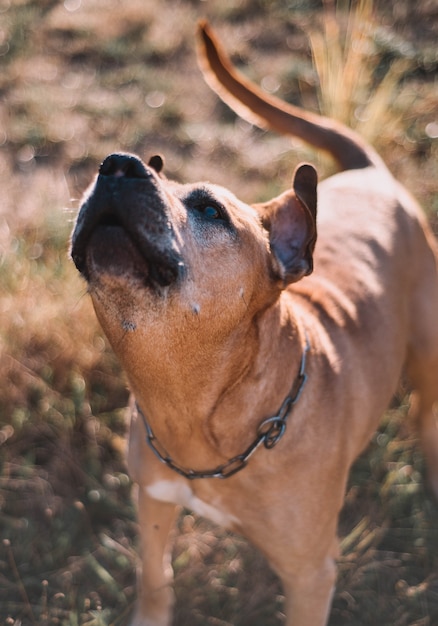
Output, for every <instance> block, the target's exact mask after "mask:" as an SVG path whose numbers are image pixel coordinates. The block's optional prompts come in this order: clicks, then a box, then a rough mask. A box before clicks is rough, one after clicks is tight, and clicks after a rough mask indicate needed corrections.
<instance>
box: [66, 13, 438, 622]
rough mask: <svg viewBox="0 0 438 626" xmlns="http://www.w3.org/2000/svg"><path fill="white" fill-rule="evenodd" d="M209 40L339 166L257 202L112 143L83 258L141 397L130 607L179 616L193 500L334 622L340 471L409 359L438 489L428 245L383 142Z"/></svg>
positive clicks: (293, 596)
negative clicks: (181, 565)
mask: <svg viewBox="0 0 438 626" xmlns="http://www.w3.org/2000/svg"><path fill="white" fill-rule="evenodd" d="M200 37H201V44H200V54H201V63H202V67H203V70H204V73H205V76H206V79H207V80H208V82H209V83H210V84H211V86H212V87H213V88H214V89H215V90H216V91H217V92H218V94H219V95H220V96H221V97H222V98H223V99H224V100H225V101H229V102H230V104H231V105H232V106H235V107H236V110H237V111H238V112H239V113H240V114H241V115H248V116H250V117H251V119H252V120H253V121H254V120H255V121H260V122H263V123H265V124H268V125H269V126H271V127H272V128H273V129H275V130H277V131H280V132H283V133H288V134H292V135H296V136H298V137H299V138H301V139H303V140H304V141H307V142H308V143H310V144H312V145H314V146H316V147H318V148H320V149H321V150H324V151H326V152H328V153H329V154H331V155H332V156H333V157H334V159H335V160H336V161H337V163H338V164H339V168H340V170H341V171H340V173H338V174H337V175H335V176H333V177H331V178H329V179H327V180H325V181H323V182H321V183H320V184H319V185H318V186H317V181H316V173H315V170H314V168H313V167H312V166H311V165H308V164H303V165H300V166H298V167H297V168H296V170H295V173H294V176H293V181H292V185H291V187H290V188H289V189H287V190H286V191H285V192H284V193H283V194H281V195H280V196H278V197H276V198H274V199H272V200H271V201H270V202H266V203H264V204H256V205H252V206H250V205H247V204H244V203H242V202H241V201H239V200H238V199H237V198H236V197H235V196H234V195H233V194H232V193H231V192H230V191H228V190H227V189H224V188H222V187H219V186H216V185H214V184H209V183H204V182H203V183H199V184H190V185H181V184H177V183H175V182H172V181H170V180H168V179H167V178H166V177H165V176H164V174H163V172H162V168H163V161H162V160H161V158H160V157H153V158H151V160H150V161H149V163H148V164H145V163H143V162H142V161H141V160H140V159H138V158H137V157H134V156H132V155H126V154H114V155H111V156H109V157H107V159H106V160H105V161H104V162H103V164H102V165H101V168H100V171H99V174H98V177H97V179H96V182H95V184H94V186H93V187H92V188H91V191H90V192H89V195H88V196H87V197H86V198H85V199H84V202H83V205H82V208H81V210H80V213H79V216H78V219H77V224H76V228H75V231H74V233H73V239H72V256H73V260H74V262H75V263H76V265H77V267H78V269H79V271H80V272H81V273H82V274H83V276H84V278H85V279H86V281H87V282H88V286H89V292H90V294H91V298H92V301H93V304H94V308H95V310H96V314H97V317H98V319H99V321H100V323H101V325H102V327H103V329H104V331H105V333H106V334H107V336H108V338H109V341H110V342H111V344H112V346H113V348H114V350H115V352H116V353H117V355H118V357H119V358H120V361H121V362H122V364H123V366H124V368H125V369H126V372H127V375H128V378H129V381H130V385H131V388H132V392H133V394H134V396H135V401H134V402H133V408H132V423H131V430H130V444H129V458H128V462H129V468H130V472H131V475H132V478H133V479H134V480H135V481H136V482H137V483H138V485H139V509H138V515H139V525H140V529H141V539H142V553H143V558H142V561H143V568H142V571H141V573H140V574H139V598H138V605H137V610H136V612H135V614H134V616H133V619H132V623H133V624H134V625H135V626H140V625H142V626H169V625H170V624H171V622H172V601H173V594H172V589H171V574H170V572H171V570H170V568H169V567H168V550H169V546H168V534H169V530H170V528H171V527H172V524H173V521H174V518H175V511H176V510H177V506H178V505H184V506H187V507H189V508H191V509H192V510H194V511H195V512H197V513H199V514H200V515H204V516H206V517H209V518H210V519H212V520H213V521H215V522H218V523H220V524H223V525H224V526H225V527H228V528H230V529H233V530H236V531H238V532H240V533H242V534H243V535H245V536H246V537H247V538H248V539H249V540H250V541H252V542H253V543H254V544H255V545H256V546H258V547H259V548H260V549H261V550H262V551H263V552H264V554H265V555H266V557H267V559H268V561H269V563H270V565H271V566H272V568H273V569H274V570H275V571H276V572H277V574H278V575H279V577H280V579H281V581H282V584H283V587H284V592H285V598H286V601H285V604H286V606H285V610H286V613H287V624H288V625H289V626H323V625H324V624H326V621H327V618H328V614H329V610H330V601H331V597H332V593H333V588H334V583H335V576H336V569H335V559H336V554H337V538H336V528H337V518H338V513H339V511H340V508H341V506H342V502H343V496H344V490H345V485H346V480H347V476H348V471H349V468H350V466H351V464H352V462H353V461H354V459H355V458H356V456H357V455H358V454H359V453H360V452H361V451H362V450H363V448H364V446H365V445H366V444H367V442H368V440H369V438H370V436H371V435H372V433H373V431H374V430H375V428H376V425H377V423H378V420H379V417H380V416H381V414H382V412H383V411H384V410H385V408H386V407H387V405H388V402H389V401H390V399H391V396H392V394H393V393H394V391H395V389H396V386H397V382H398V379H399V376H400V373H401V371H402V368H403V366H406V371H407V372H408V374H409V376H410V380H411V383H412V387H413V389H414V390H415V398H416V401H415V403H414V406H415V407H416V410H417V420H418V425H419V429H420V437H421V440H422V442H423V444H424V450H425V454H426V458H427V462H428V468H429V479H430V484H431V487H432V488H433V489H434V491H435V492H436V493H437V494H438V433H437V430H436V428H435V423H434V417H433V409H434V403H436V402H437V400H438V324H437V315H438V280H437V248H436V244H435V240H434V238H433V235H432V233H431V231H430V229H429V227H428V225H427V223H426V221H425V218H424V217H423V214H422V212H421V210H420V209H419V207H418V206H417V204H416V203H415V201H414V200H413V199H412V198H411V197H410V196H409V195H408V193H407V192H406V191H405V190H404V189H403V187H402V186H401V185H400V184H399V183H398V182H396V181H395V180H394V179H393V178H392V177H391V175H390V173H389V172H388V170H387V168H386V166H385V165H384V163H383V162H382V160H381V159H380V157H379V156H378V155H377V154H376V153H375V151H374V150H373V148H371V147H370V146H368V145H367V144H366V143H365V142H364V141H363V140H362V139H360V138H359V137H358V136H357V135H356V134H354V133H353V132H352V131H350V130H349V129H347V128H345V127H343V126H342V125H340V124H338V123H335V122H332V121H330V120H328V119H325V118H320V117H317V116H315V115H310V114H308V113H305V112H303V111H301V110H299V109H297V108H295V107H291V106H289V105H285V104H283V103H281V102H279V101H278V100H276V99H274V98H272V97H270V96H266V94H264V93H263V92H261V91H260V90H259V89H258V88H257V87H256V86H254V85H252V84H251V83H249V82H248V81H247V80H246V79H243V78H242V77H241V76H240V75H239V74H238V73H237V72H236V71H235V70H234V68H233V67H232V66H231V65H230V63H229V61H228V59H227V57H226V55H225V53H224V52H223V50H222V49H221V47H220V45H219V43H218V42H217V40H216V39H215V37H214V35H213V34H212V32H211V30H210V28H209V27H208V25H206V24H204V25H203V27H202V29H201V33H200ZM317 213H318V215H317ZM407 260H409V261H407Z"/></svg>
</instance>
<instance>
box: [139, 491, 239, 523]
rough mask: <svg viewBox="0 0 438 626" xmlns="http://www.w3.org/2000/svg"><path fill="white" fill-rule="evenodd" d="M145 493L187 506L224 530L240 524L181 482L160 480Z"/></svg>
mask: <svg viewBox="0 0 438 626" xmlns="http://www.w3.org/2000/svg"><path fill="white" fill-rule="evenodd" d="M145 491H146V493H147V494H148V495H149V496H151V498H155V500H160V501H161V502H173V503H174V504H180V505H181V506H185V507H186V508H188V509H190V510H191V511H193V512H194V513H196V514H197V515H201V516H202V517H206V518H207V519H209V520H211V521H212V522H214V523H215V524H219V525H220V526H223V527H224V528H229V527H230V526H232V525H234V524H237V523H238V522H239V520H238V519H237V517H235V516H234V515H231V514H229V513H227V512H226V511H224V510H222V509H220V508H217V507H216V506H214V505H212V504H208V503H207V502H204V501H203V500H201V499H200V498H198V497H197V496H195V494H194V493H193V491H192V490H191V489H190V487H189V485H186V484H185V483H183V482H182V481H179V480H159V481H157V482H156V483H152V485H148V486H147V487H145Z"/></svg>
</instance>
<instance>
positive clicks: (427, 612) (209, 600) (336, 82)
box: [0, 0, 438, 626]
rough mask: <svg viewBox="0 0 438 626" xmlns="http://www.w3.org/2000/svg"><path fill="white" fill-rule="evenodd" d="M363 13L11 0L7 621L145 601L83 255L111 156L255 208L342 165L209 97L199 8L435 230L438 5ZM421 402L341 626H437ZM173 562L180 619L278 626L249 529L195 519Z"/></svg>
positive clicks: (272, 582) (215, 1) (364, 464)
mask: <svg viewBox="0 0 438 626" xmlns="http://www.w3.org/2000/svg"><path fill="white" fill-rule="evenodd" d="M347 4H348V3H347V2H346V1H344V2H342V1H341V0H340V1H339V2H338V7H339V8H340V9H342V8H343V7H344V8H345V6H346V5H347ZM352 4H353V6H356V5H361V20H360V22H359V24H356V25H354V24H353V22H352V21H351V19H350V21H349V22H348V20H347V18H346V14H345V12H343V11H340V13H339V16H338V18H339V22H334V21H333V19H330V18H329V17H328V16H326V20H325V22H324V24H325V26H321V28H320V29H319V30H318V29H317V25H318V23H319V22H318V19H319V18H320V17H321V6H320V2H317V1H316V0H313V1H312V0H307V1H306V2H304V1H300V0H291V1H290V2H287V3H286V2H280V0H256V1H252V0H251V1H250V0H241V1H240V2H238V1H234V2H232V1H231V0H210V1H209V2H201V1H197V0H180V1H179V2H178V1H173V2H172V1H171V0H163V1H162V2H161V3H160V4H159V8H158V6H157V3H156V2H153V1H152V0H124V2H123V3H122V2H119V1H118V0H101V1H99V0H87V1H85V0H83V1H82V2H80V0H65V2H59V1H57V0H38V1H37V0H34V1H31V0H13V1H12V2H8V1H7V0H4V1H3V2H0V67H1V72H0V147H1V151H0V179H1V200H0V311H1V317H0V319H1V325H0V380H1V385H0V464H1V467H0V540H1V542H0V624H8V625H11V626H12V625H13V624H17V625H18V624H23V625H24V626H27V625H29V624H31V625H36V624H38V625H46V624H47V625H48V624H53V625H55V624H66V625H67V624H68V625H70V624H71V625H72V626H73V625H76V624H82V623H88V624H96V625H97V624H99V625H100V624H102V625H104V624H124V623H125V622H126V620H127V618H128V615H129V613H130V611H131V609H132V605H133V602H134V599H135V581H134V568H135V563H136V542H137V530H136V520H135V511H134V508H133V506H132V502H131V496H130V490H131V487H130V483H129V478H128V477H127V474H126V469H125V463H124V460H123V454H122V449H123V435H124V432H125V419H124V411H123V407H124V405H125V403H126V400H127V388H126V383H125V379H124V376H123V374H122V372H121V371H120V368H119V366H118V364H117V362H116V361H115V358H114V357H113V355H112V353H111V351H110V350H109V348H108V346H107V343H106V341H105V339H104V338H103V337H102V334H101V332H100V331H99V329H98V327H97V324H96V322H95V320H94V316H93V313H92V310H91V306H90V302H89V301H88V298H87V296H86V293H85V286H84V284H83V283H82V282H81V280H80V279H79V277H78V276H77V275H76V271H75V270H74V268H73V267H72V264H71V262H70V261H69V260H68V255H67V251H68V239H69V233H70V230H71V223H72V219H73V216H74V210H75V208H76V207H77V204H78V198H79V197H80V194H81V192H82V191H83V190H84V188H85V187H86V185H87V184H88V183H89V182H90V180H91V178H92V176H93V174H94V172H95V171H96V167H97V164H98V163H99V161H100V160H101V159H102V158H103V157H104V156H105V155H106V154H107V153H109V152H111V151H114V150H120V149H123V150H132V151H136V152H138V153H139V154H141V155H143V156H145V157H148V156H149V155H150V154H153V153H156V152H161V153H163V154H164V155H165V157H166V170H167V172H168V174H169V175H170V176H172V177H175V178H177V179H180V180H196V179H201V178H204V179H210V180H212V181H214V182H218V183H225V184H227V185H228V186H229V187H230V188H231V189H233V190H234V191H235V192H236V193H237V194H238V195H240V196H241V197H242V199H244V200H247V201H259V200H262V199H265V198H268V197H270V196H271V195H272V194H273V193H277V192H278V191H280V190H281V189H283V188H284V187H285V186H286V185H287V184H288V181H289V178H290V175H291V172H292V171H293V168H294V166H295V164H296V163H297V161H299V160H302V159H311V160H313V161H314V162H316V163H317V165H318V168H319V169H320V171H321V172H328V171H330V167H331V166H330V164H327V163H326V162H324V161H322V160H321V159H320V157H319V156H317V155H314V154H312V153H311V152H309V151H308V150H307V149H303V148H302V147H301V146H298V145H295V144H292V146H291V142H290V140H288V139H285V138H280V137H276V136H275V135H273V134H270V133H265V132H262V131H260V130H257V129H255V128H252V127H251V126H249V125H248V124H246V123H244V122H241V121H239V120H236V118H235V116H234V115H233V114H232V113H231V112H230V111H229V110H228V109H226V107H225V106H224V105H222V104H221V103H219V102H218V101H217V99H216V98H215V96H214V95H213V94H211V93H210V92H209V91H208V89H207V87H206V86H205V85H204V83H203V81H202V79H201V77H200V74H199V71H198V69H197V66H196V61H195V57H194V29H195V23H196V20H197V19H198V18H199V17H201V16H207V17H209V18H210V19H211V20H212V21H214V23H215V25H216V26H217V28H218V29H219V31H220V33H221V35H222V36H223V38H224V40H225V42H226V44H227V46H228V48H229V49H230V50H233V51H234V52H233V54H234V57H233V58H234V60H235V61H236V62H237V63H238V64H240V65H241V66H242V68H244V69H245V71H246V72H248V73H249V74H250V75H251V76H252V77H253V78H256V79H257V80H258V81H259V82H262V84H263V85H264V86H265V88H266V89H268V90H271V91H275V92H276V93H277V94H278V95H280V96H281V97H283V98H285V99H287V100H289V101H291V102H301V103H304V104H305V106H307V107H309V108H311V109H316V108H317V107H318V99H319V102H320V105H321V106H322V107H324V109H325V110H327V111H331V112H332V113H333V114H335V115H339V116H341V117H343V118H344V119H346V120H347V121H348V122H349V123H350V124H352V125H354V126H357V127H358V128H359V130H361V132H363V133H364V134H366V135H367V136H368V137H369V138H370V139H372V140H373V142H374V143H375V145H376V147H377V148H378V149H379V150H380V152H381V153H382V155H383V156H384V158H385V159H386V161H387V162H388V164H389V166H390V167H391V169H392V171H393V172H394V173H395V174H396V175H397V176H398V177H399V178H400V179H401V180H402V181H403V182H405V183H406V184H407V186H408V187H409V188H410V189H411V190H412V192H413V193H414V194H415V195H416V196H417V197H418V198H419V200H420V201H421V202H422V204H423V205H424V207H425V209H426V210H427V211H428V213H429V215H430V218H431V219H432V221H434V222H436V216H437V211H438V179H437V177H436V167H437V152H438V147H437V142H436V137H437V136H438V120H437V117H436V111H437V107H438V93H437V87H436V85H437V78H438V76H437V72H438V56H437V51H436V37H437V32H436V30H437V9H436V5H435V3H433V2H429V1H428V0H418V2H415V3H412V2H410V1H409V0H398V1H397V2H396V1H395V0H394V1H393V2H392V1H384V0H382V2H381V3H380V6H379V5H378V4H376V6H375V11H374V14H369V15H367V10H368V8H369V6H370V3H369V2H362V3H359V2H357V3H352ZM326 6H328V3H327V5H326ZM337 23H340V24H341V35H339V33H338V32H337V28H338V27H337V25H336V24H337ZM345 32H347V37H351V32H354V33H355V34H354V37H353V41H352V45H351V46H348V47H347V48H346V49H345V50H344V49H343V48H342V46H340V45H339V42H340V41H342V37H343V33H345ZM349 33H350V34H349ZM309 37H310V41H311V42H312V45H313V49H314V53H315V58H316V59H317V60H318V69H319V72H320V77H321V85H320V87H321V88H320V89H319V88H318V79H317V75H316V73H315V71H314V69H313V67H312V63H311V57H310V43H309ZM327 50H330V51H331V52H332V53H334V52H336V54H337V55H338V56H337V60H336V62H335V64H334V65H333V64H332V65H331V66H330V63H328V64H327ZM352 50H353V51H354V55H352V52H351V51H352ZM341 65H345V67H346V68H347V69H346V73H345V74H344V76H343V77H341V76H339V74H338V73H337V69H338V68H339V67H340V66H341ZM347 78H348V80H347ZM340 94H341V95H343V96H345V95H346V94H347V97H343V98H341V99H339V95H340ZM337 98H338V99H337ZM406 410H407V396H406V394H405V393H404V392H403V391H400V394H399V397H398V398H396V399H395V400H394V403H393V406H392V408H391V409H390V410H389V411H388V412H387V414H386V415H385V416H384V418H383V421H382V426H381V428H380V430H379V432H378V433H376V435H375V437H374V439H373V441H372V442H371V444H370V447H369V449H368V450H367V452H366V454H364V455H363V456H362V457H361V458H360V459H359V460H358V461H357V463H356V465H355V467H354V469H353V472H352V476H351V480H350V484H349V488H348V491H347V496H346V504H345V507H344V511H343V513H342V518H341V523H340V534H341V537H342V538H343V539H342V556H341V558H340V563H339V580H338V586H337V591H336V595H335V598H334V604H333V609H332V614H331V618H330V626H344V625H345V626H346V625H347V624H348V626H369V625H370V624H378V625H379V626H389V625H391V626H408V625H410V626H413V625H414V624H415V625H416V626H420V625H422V626H426V625H429V626H434V625H436V624H438V574H437V572H438V507H437V505H436V504H435V503H434V501H432V499H431V498H430V496H429V494H428V493H427V490H426V489H425V487H424V483H423V480H422V476H423V473H424V468H423V459H422V456H421V452H420V451H419V449H418V447H417V444H416V441H415V437H414V436H413V434H412V433H411V432H410V431H409V429H408V428H406V423H405V422H404V420H403V418H404V416H405V414H406ZM174 557H175V559H174V566H175V571H176V594H177V606H176V617H175V624H177V625H179V626H183V625H190V626H193V625H195V626H196V625H205V624H213V625H223V626H225V625H227V624H232V625H234V626H249V625H251V626H257V625H262V624H263V626H270V625H272V626H274V625H275V624H281V623H282V621H283V614H282V592H281V588H280V586H279V584H278V581H277V580H276V578H275V577H274V576H273V575H272V574H271V573H270V571H269V569H268V568H267V566H266V564H265V563H264V562H263V560H262V558H261V557H260V556H259V555H258V554H257V553H255V551H254V550H253V549H252V548H251V547H250V546H249V545H248V544H247V543H246V542H245V541H244V540H243V539H241V538H239V537H235V536H232V535H229V534H227V533H223V532H222V531H220V530H218V529H217V528H215V527H213V526H212V525H210V524H208V523H207V522H205V521H202V520H198V519H194V518H193V517H192V515H191V514H190V512H188V511H186V512H184V513H183V514H182V516H181V518H180V521H179V529H178V535H177V540H176V547H175V554H174Z"/></svg>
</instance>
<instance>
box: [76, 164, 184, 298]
mask: <svg viewBox="0 0 438 626" xmlns="http://www.w3.org/2000/svg"><path fill="white" fill-rule="evenodd" d="M71 255H72V258H73V261H74V263H75V265H76V267H77V268H78V270H79V271H80V272H81V273H82V275H83V276H84V277H85V278H86V279H87V280H90V279H91V278H92V277H93V275H94V274H99V273H102V272H105V273H111V274H115V275H129V276H135V277H137V278H140V279H141V280H143V282H144V283H145V284H146V285H147V286H160V287H165V286H169V285H171V284H172V283H174V282H175V281H176V280H177V279H178V276H179V275H180V272H181V268H182V267H183V263H182V258H181V255H180V253H179V250H178V246H177V241H176V236H175V232H174V228H173V226H172V222H171V214H170V206H169V203H168V200H167V198H166V194H165V193H164V191H163V189H162V186H161V182H160V179H159V178H158V176H157V174H156V172H155V171H154V170H153V169H152V168H150V167H148V166H146V165H145V164H144V163H143V162H142V161H140V159H138V158H137V157H135V156H132V155H129V154H112V155H110V156H108V157H107V158H106V159H105V160H104V161H103V163H102V165H101V166H100V170H99V175H98V177H97V180H96V182H95V184H94V186H93V188H92V190H91V193H90V194H89V196H88V197H87V198H86V199H85V201H84V203H83V204H82V207H81V209H80V211H79V215H78V218H77V221H76V226H75V229H74V232H73V236H72V247H71Z"/></svg>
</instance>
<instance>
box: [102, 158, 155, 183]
mask: <svg viewBox="0 0 438 626" xmlns="http://www.w3.org/2000/svg"><path fill="white" fill-rule="evenodd" d="M99 174H100V175H101V176H115V177H122V176H124V177H126V178H148V177H149V176H150V174H149V172H148V171H147V169H146V167H145V166H144V164H143V163H142V162H141V161H140V159H138V158H137V157H136V156H134V155H132V154H110V156H108V157H106V159H105V160H104V161H103V163H102V165H101V166H100V169H99Z"/></svg>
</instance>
